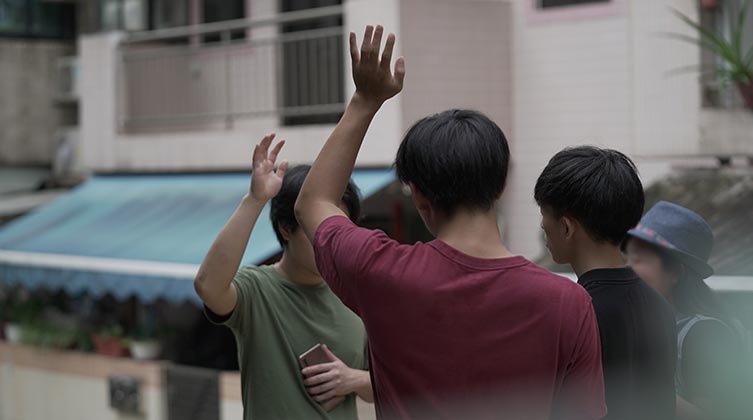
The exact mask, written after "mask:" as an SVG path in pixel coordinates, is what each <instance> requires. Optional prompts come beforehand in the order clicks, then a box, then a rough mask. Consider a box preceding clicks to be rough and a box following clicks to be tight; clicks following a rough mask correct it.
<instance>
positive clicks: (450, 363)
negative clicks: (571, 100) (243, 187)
mask: <svg viewBox="0 0 753 420" xmlns="http://www.w3.org/2000/svg"><path fill="white" fill-rule="evenodd" d="M382 35H383V29H382V27H381V26H377V28H376V31H375V30H374V28H373V27H371V26H368V27H367V28H366V34H365V36H364V40H363V43H362V45H361V48H360V50H359V48H358V47H357V46H356V39H355V34H352V33H351V34H350V48H351V58H352V64H353V78H354V81H355V84H356V92H355V94H354V95H353V97H352V99H351V101H350V103H349V105H348V107H347V109H346V111H345V113H344V115H343V117H342V119H341V120H340V122H339V124H338V125H337V127H336V128H335V130H334V132H333V133H332V135H331V136H330V138H329V139H328V140H327V143H326V144H325V145H324V148H323V149H322V151H321V152H320V154H319V156H318V158H317V159H316V161H315V162H314V165H313V167H312V169H311V171H310V173H309V175H308V178H307V179H306V181H305V182H304V185H303V187H302V189H301V192H300V195H299V197H298V201H297V203H296V208H295V210H296V216H297V218H298V220H299V223H300V225H301V227H302V228H303V230H304V232H305V233H306V235H307V236H308V237H309V239H311V241H312V242H313V245H314V252H315V256H316V262H317V267H318V268H319V271H320V273H321V274H322V277H323V278H324V279H325V280H326V281H327V283H328V284H329V285H330V287H331V288H332V290H333V291H334V292H335V293H336V294H337V295H338V296H339V297H340V299H342V301H343V302H344V303H345V304H346V305H347V306H348V307H350V308H351V309H352V310H353V311H354V312H355V313H357V314H358V315H359V316H361V318H362V319H363V322H364V325H365V326H366V331H367V334H368V336H369V348H370V358H371V368H372V374H373V383H374V392H375V402H376V408H377V414H378V416H379V417H380V418H389V419H392V418H427V419H429V418H430V419H441V418H447V419H456V418H462V417H465V418H469V419H484V418H505V419H526V420H536V419H548V418H564V419H579V420H588V419H599V418H602V417H603V416H604V415H605V414H606V407H605V403H604V383H603V376H602V369H601V353H600V345H599V332H598V326H597V324H596V319H595V316H594V311H593V308H592V306H591V300H590V297H589V296H588V294H587V293H586V292H585V291H584V290H583V289H582V288H581V287H580V286H578V285H577V284H575V283H574V282H572V281H570V280H567V279H565V278H562V277H559V276H556V275H554V274H551V273H549V272H547V271H546V270H544V269H542V268H540V267H538V266H536V265H534V264H532V263H531V262H529V261H527V260H526V259H525V258H523V257H520V256H514V255H513V254H512V253H511V252H510V251H508V250H507V248H506V247H505V246H504V244H503V242H502V238H501V235H500V233H499V229H498V227H497V219H496V211H495V203H496V202H497V200H498V199H499V198H500V197H501V195H502V191H503V189H504V185H505V179H506V176H507V166H508V161H509V154H510V153H509V148H508V145H507V140H506V139H505V136H504V134H503V133H502V130H500V128H499V127H498V126H497V125H496V124H494V123H493V122H492V121H491V120H489V119H488V118H487V117H485V116H483V115H482V114H480V113H477V112H473V111H463V110H451V111H446V112H443V113H440V114H437V115H432V116H429V117H426V118H424V119H423V120H421V121H419V122H418V123H416V124H415V125H414V126H413V127H412V128H411V129H410V131H409V132H408V134H407V135H406V137H405V139H404V140H403V142H402V144H401V145H400V148H399V150H398V152H397V158H396V167H397V173H398V177H399V178H400V179H401V181H403V182H404V183H406V184H407V185H408V186H410V188H411V191H412V194H413V199H414V202H415V204H416V207H417V208H418V210H419V212H420V214H421V216H422V218H423V220H424V222H425V224H426V226H427V227H428V229H429V230H430V231H431V232H432V233H433V234H434V235H435V236H436V238H437V239H436V240H434V241H432V242H429V243H425V244H424V243H417V244H415V245H401V244H399V243H397V242H395V241H393V240H391V239H390V238H389V237H387V236H386V235H385V234H384V233H383V232H380V231H374V230H368V229H363V228H359V227H357V226H356V225H355V224H353V223H352V222H351V221H350V220H348V219H347V217H344V216H345V214H344V212H343V210H342V209H341V208H340V207H339V203H340V197H342V194H343V191H344V189H345V186H346V185H347V182H348V179H349V177H350V175H351V172H352V170H353V167H354V165H355V160H356V156H357V154H358V150H359V149H360V146H361V143H362V142H363V139H364V136H365V133H366V131H367V129H368V126H369V124H370V122H371V120H372V118H373V117H374V115H375V114H376V112H377V111H378V110H379V108H380V107H381V105H382V104H383V103H384V102H385V101H386V100H387V99H389V98H391V97H392V96H395V95H396V94H397V93H399V92H400V91H401V90H402V87H403V79H404V76H405V62H404V59H403V58H402V57H401V58H398V59H397V60H396V62H395V67H394V73H393V71H391V69H390V64H391V61H392V51H393V47H394V44H395V36H394V35H393V34H390V35H389V36H388V37H387V42H386V45H385V47H384V53H383V54H382V56H381V59H380V56H379V52H380V48H381V41H382ZM327 380H328V378H327V376H326V374H325V373H323V374H321V375H317V374H314V375H313V376H310V377H309V378H308V379H306V385H308V386H312V385H315V384H316V383H318V382H325V381H327ZM323 397H326V395H325V396H323Z"/></svg>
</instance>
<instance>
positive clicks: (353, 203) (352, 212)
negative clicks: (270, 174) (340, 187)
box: [269, 165, 361, 248]
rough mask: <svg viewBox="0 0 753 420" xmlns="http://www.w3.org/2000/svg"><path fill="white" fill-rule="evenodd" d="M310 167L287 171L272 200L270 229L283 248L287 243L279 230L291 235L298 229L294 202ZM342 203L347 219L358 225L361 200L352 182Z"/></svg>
mask: <svg viewBox="0 0 753 420" xmlns="http://www.w3.org/2000/svg"><path fill="white" fill-rule="evenodd" d="M310 169H311V166H310V165H299V166H296V167H293V168H290V169H288V171H287V172H286V173H285V178H283V180H282V187H281V188H280V192H279V193H278V194H277V195H276V196H275V198H273V199H272V203H271V204H272V205H271V210H270V212H269V218H270V220H271V221H272V227H273V228H274V230H275V235H277V240H278V241H279V242H280V245H282V247H283V248H284V247H285V246H286V245H287V244H288V241H286V240H285V238H283V237H282V234H281V233H280V228H285V229H286V230H287V231H288V232H290V233H293V232H295V230H296V229H298V221H297V220H296V218H295V211H294V207H295V201H296V200H297V199H298V193H299V192H300V191H301V187H302V186H303V181H305V180H306V175H308V173H309V170H310ZM343 203H345V207H346V208H347V209H348V217H349V218H350V220H352V221H353V223H358V221H359V220H360V218H361V200H360V198H359V191H358V187H356V186H355V184H353V181H350V182H348V186H347V188H345V194H343Z"/></svg>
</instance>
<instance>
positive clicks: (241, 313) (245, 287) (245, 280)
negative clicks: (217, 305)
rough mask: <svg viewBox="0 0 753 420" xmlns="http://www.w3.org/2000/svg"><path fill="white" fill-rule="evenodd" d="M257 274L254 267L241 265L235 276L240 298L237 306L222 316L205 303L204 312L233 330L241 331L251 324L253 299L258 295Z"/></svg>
mask: <svg viewBox="0 0 753 420" xmlns="http://www.w3.org/2000/svg"><path fill="white" fill-rule="evenodd" d="M256 280H257V278H256V274H255V273H254V270H253V267H250V266H246V267H241V268H240V269H239V270H238V272H237V273H235V277H233V284H234V285H235V290H236V292H237V293H236V295H237V297H238V299H237V300H236V302H235V308H233V311H232V312H230V313H229V314H227V315H225V316H222V315H217V314H216V313H214V312H212V310H211V309H209V308H208V307H207V306H206V305H204V314H206V317H207V319H209V321H210V322H211V323H213V324H216V325H225V326H227V327H229V328H230V329H232V330H235V331H241V330H243V329H245V328H247V327H248V326H249V325H250V322H251V320H250V318H251V299H252V297H253V296H255V295H256V293H254V292H255V290H254V289H256V288H257V286H256Z"/></svg>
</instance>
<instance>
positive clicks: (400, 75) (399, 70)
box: [387, 57, 405, 89]
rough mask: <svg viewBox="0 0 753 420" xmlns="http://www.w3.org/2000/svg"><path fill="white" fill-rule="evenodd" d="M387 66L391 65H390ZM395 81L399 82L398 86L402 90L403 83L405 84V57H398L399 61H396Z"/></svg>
mask: <svg viewBox="0 0 753 420" xmlns="http://www.w3.org/2000/svg"><path fill="white" fill-rule="evenodd" d="M387 65H389V63H388V64H387ZM395 81H396V82H397V84H398V86H400V89H402V88H403V83H404V82H405V58H404V57H398V58H397V60H395Z"/></svg>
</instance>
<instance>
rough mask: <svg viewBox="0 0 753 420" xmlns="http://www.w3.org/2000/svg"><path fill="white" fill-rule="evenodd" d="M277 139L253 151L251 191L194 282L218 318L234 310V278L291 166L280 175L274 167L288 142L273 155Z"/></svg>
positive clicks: (267, 140)
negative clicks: (258, 221)
mask: <svg viewBox="0 0 753 420" xmlns="http://www.w3.org/2000/svg"><path fill="white" fill-rule="evenodd" d="M274 137H275V135H274V134H270V135H268V136H266V137H264V139H263V140H262V141H261V143H259V144H258V145H257V146H256V148H255V149H254V156H253V176H252V178H251V188H250V190H249V192H248V194H246V195H245V196H244V197H243V199H242V200H241V203H240V205H239V206H238V208H237V209H236V210H235V213H233V215H232V216H231V217H230V220H228V222H227V223H226V224H225V227H223V228H222V231H221V232H220V234H219V235H218V236H217V238H216V239H215V240H214V243H213V244H212V246H211V247H210V248H209V252H208V253H207V256H206V257H204V261H202V263H201V267H199V271H198V273H197V274H196V278H195V279H194V288H195V289H196V293H198V295H199V297H201V300H202V301H204V304H206V305H207V307H208V308H209V309H210V310H211V311H212V312H214V313H215V314H217V315H221V316H224V315H227V314H229V313H231V312H232V311H233V309H234V308H235V304H236V302H237V300H238V292H237V290H236V288H235V285H234V284H233V277H235V273H236V272H237V271H238V267H239V266H240V263H241V258H243V253H244V252H245V251H246V246H247V245H248V240H249V237H250V236H251V232H252V231H253V228H254V225H255V224H256V220H257V219H258V218H259V214H261V211H262V209H263V208H264V206H265V205H266V204H267V202H268V201H269V200H271V199H272V198H273V197H274V196H275V195H277V193H278V192H280V188H281V187H282V179H283V177H284V176H285V171H286V170H287V167H288V163H287V162H282V164H280V167H279V168H278V169H277V171H275V170H274V165H275V160H277V155H278V154H279V153H280V149H282V146H283V145H284V144H285V141H284V140H282V141H280V142H278V143H277V145H276V146H275V147H274V148H273V149H272V151H271V152H270V151H269V147H270V146H271V145H272V140H274ZM252 245H253V244H252Z"/></svg>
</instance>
